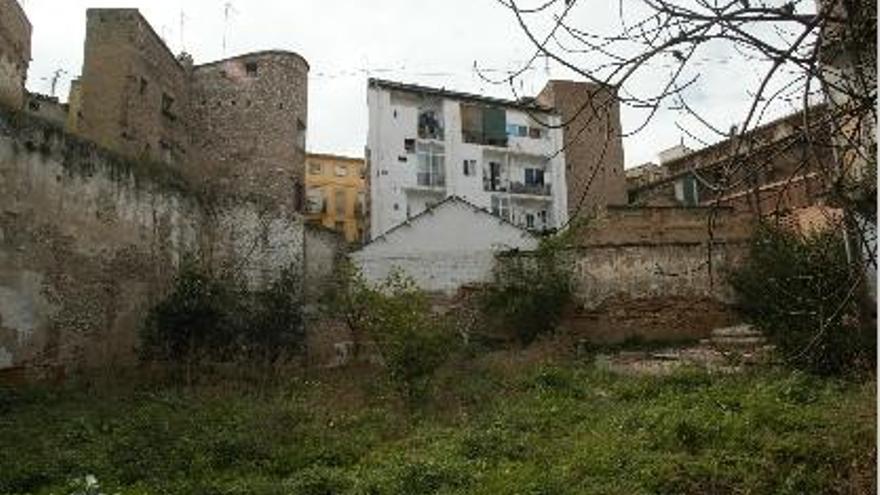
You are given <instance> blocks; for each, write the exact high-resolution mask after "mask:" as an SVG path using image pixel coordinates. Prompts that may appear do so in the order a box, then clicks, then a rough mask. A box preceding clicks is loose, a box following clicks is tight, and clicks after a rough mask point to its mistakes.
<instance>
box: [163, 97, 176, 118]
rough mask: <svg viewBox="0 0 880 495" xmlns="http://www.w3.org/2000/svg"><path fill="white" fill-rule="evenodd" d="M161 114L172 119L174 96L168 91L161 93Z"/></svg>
mask: <svg viewBox="0 0 880 495" xmlns="http://www.w3.org/2000/svg"><path fill="white" fill-rule="evenodd" d="M162 115H164V116H166V117H168V118H169V119H171V120H174V119H175V118H176V117H175V116H174V98H172V97H171V96H170V95H169V94H168V93H162Z"/></svg>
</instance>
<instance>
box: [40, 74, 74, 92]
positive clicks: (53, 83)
mask: <svg viewBox="0 0 880 495" xmlns="http://www.w3.org/2000/svg"><path fill="white" fill-rule="evenodd" d="M64 74H67V71H66V70H64V69H55V71H54V72H52V77H43V78H41V79H40V80H42V81H49V88H50V93H49V96H52V97H54V96H55V90H56V89H58V81H60V80H61V76H62V75H64Z"/></svg>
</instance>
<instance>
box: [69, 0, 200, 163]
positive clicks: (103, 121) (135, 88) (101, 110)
mask: <svg viewBox="0 0 880 495" xmlns="http://www.w3.org/2000/svg"><path fill="white" fill-rule="evenodd" d="M79 91H80V92H81V93H80V95H79V96H78V99H79V103H78V105H77V106H76V107H75V109H74V111H75V112H76V113H77V115H78V117H77V120H76V127H75V128H73V129H71V131H72V132H74V133H76V134H78V135H80V136H82V137H84V138H86V139H89V140H91V141H94V142H96V143H98V144H100V145H101V146H104V147H106V148H108V149H111V150H113V151H115V152H118V153H121V154H122V155H124V156H127V157H130V158H146V159H151V160H156V161H163V162H165V163H184V162H187V161H190V160H191V157H189V134H188V119H187V116H188V113H189V75H188V73H187V70H186V69H185V68H184V67H183V66H182V65H181V64H180V63H179V62H178V61H177V59H176V58H175V56H174V55H173V54H172V53H171V51H170V50H169V49H168V47H167V46H166V45H165V43H163V42H162V40H161V39H160V38H159V36H158V35H157V34H156V32H155V31H154V30H153V28H152V27H151V26H150V24H149V23H148V22H147V21H146V19H144V17H143V16H142V15H141V14H140V12H138V11H137V9H89V10H88V11H87V25H86V42H85V54H84V59H83V72H82V75H81V77H80V83H79Z"/></svg>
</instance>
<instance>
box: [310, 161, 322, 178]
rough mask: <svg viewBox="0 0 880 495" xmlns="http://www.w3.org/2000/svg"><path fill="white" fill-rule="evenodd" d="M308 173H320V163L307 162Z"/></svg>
mask: <svg viewBox="0 0 880 495" xmlns="http://www.w3.org/2000/svg"><path fill="white" fill-rule="evenodd" d="M309 173H310V174H312V175H321V173H322V167H321V164H320V163H315V162H312V163H309Z"/></svg>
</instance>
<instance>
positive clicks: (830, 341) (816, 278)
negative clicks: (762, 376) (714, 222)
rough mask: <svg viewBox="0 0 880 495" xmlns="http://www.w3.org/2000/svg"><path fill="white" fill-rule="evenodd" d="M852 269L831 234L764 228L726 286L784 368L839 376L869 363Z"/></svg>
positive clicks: (870, 350)
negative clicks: (806, 233)
mask: <svg viewBox="0 0 880 495" xmlns="http://www.w3.org/2000/svg"><path fill="white" fill-rule="evenodd" d="M854 265H855V264H854ZM858 270H860V268H859V267H857V266H852V265H850V264H849V263H847V258H846V251H845V246H844V241H843V239H842V238H841V236H840V235H839V233H837V232H835V231H826V232H823V233H819V234H816V235H813V236H810V237H803V236H800V235H799V234H796V233H794V232H790V231H787V230H782V229H780V228H776V227H770V226H763V227H761V228H759V229H758V231H757V232H756V234H755V236H754V240H753V242H752V245H751V249H750V252H749V256H748V259H747V261H746V263H745V265H744V266H743V267H742V268H741V269H739V270H737V271H736V272H735V273H733V274H732V278H731V282H732V284H733V287H734V289H735V290H736V293H737V296H738V300H739V304H740V305H741V307H742V309H743V311H744V312H745V313H746V315H747V316H748V317H749V318H750V319H751V321H752V322H753V323H754V324H755V325H756V326H757V327H758V328H759V329H760V330H762V331H763V332H764V333H765V335H766V336H767V338H768V339H769V340H770V341H771V343H773V344H774V345H775V346H776V348H777V351H779V353H780V354H781V356H782V357H783V358H784V359H785V361H786V362H787V363H789V364H790V365H792V366H794V367H796V368H800V369H803V370H806V371H809V372H812V373H817V374H821V375H840V374H847V373H850V372H853V371H857V370H865V369H873V368H874V363H875V362H876V357H875V351H876V346H877V341H876V335H875V332H874V328H872V326H871V325H870V324H869V323H868V322H864V321H860V318H859V311H858V304H859V298H860V297H861V292H860V291H861V290H863V289H864V288H863V286H862V284H861V282H860V279H861V277H860V274H859V273H858Z"/></svg>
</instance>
